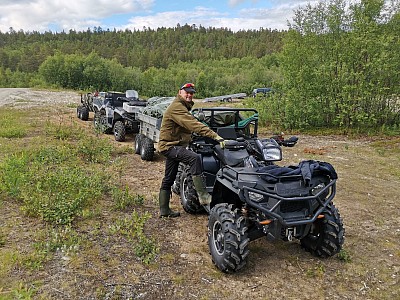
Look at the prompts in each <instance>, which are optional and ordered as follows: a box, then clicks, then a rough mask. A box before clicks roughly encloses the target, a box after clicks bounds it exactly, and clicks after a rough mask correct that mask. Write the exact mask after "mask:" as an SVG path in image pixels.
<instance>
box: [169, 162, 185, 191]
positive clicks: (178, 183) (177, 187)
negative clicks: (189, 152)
mask: <svg viewBox="0 0 400 300" xmlns="http://www.w3.org/2000/svg"><path fill="white" fill-rule="evenodd" d="M184 167H185V165H184V164H183V163H179V167H178V173H176V177H175V181H174V184H173V185H172V188H171V189H172V192H174V193H175V194H177V195H178V196H180V194H181V177H182V170H183V168H184Z"/></svg>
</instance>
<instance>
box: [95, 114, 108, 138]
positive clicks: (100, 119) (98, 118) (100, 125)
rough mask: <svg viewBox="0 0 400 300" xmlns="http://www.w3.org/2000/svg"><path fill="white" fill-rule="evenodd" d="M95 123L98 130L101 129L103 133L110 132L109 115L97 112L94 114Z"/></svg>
mask: <svg viewBox="0 0 400 300" xmlns="http://www.w3.org/2000/svg"><path fill="white" fill-rule="evenodd" d="M93 125H94V129H95V130H96V131H99V132H101V133H109V128H108V125H107V117H106V115H105V114H103V113H101V112H99V111H97V112H95V114H94V118H93Z"/></svg>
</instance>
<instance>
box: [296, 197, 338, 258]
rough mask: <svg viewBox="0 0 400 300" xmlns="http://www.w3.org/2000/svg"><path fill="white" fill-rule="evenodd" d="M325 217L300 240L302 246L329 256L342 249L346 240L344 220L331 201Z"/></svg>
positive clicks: (318, 254)
mask: <svg viewBox="0 0 400 300" xmlns="http://www.w3.org/2000/svg"><path fill="white" fill-rule="evenodd" d="M323 215H324V218H321V219H317V220H316V221H315V222H314V223H313V224H312V227H311V230H310V232H309V233H308V234H307V235H306V236H305V237H304V238H302V239H301V240H300V242H301V246H302V247H303V248H304V249H305V250H306V251H309V252H311V254H313V255H315V256H319V257H329V256H333V255H334V254H336V253H338V252H339V251H340V249H342V246H343V242H344V228H343V221H342V219H341V217H340V215H339V211H338V210H337V208H336V207H335V206H334V205H333V203H330V205H328V206H327V208H326V210H325V211H324V212H323Z"/></svg>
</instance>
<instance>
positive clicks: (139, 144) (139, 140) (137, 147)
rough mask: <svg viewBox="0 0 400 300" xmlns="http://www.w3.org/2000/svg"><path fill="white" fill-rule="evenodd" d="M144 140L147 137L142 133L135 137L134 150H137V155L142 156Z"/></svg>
mask: <svg viewBox="0 0 400 300" xmlns="http://www.w3.org/2000/svg"><path fill="white" fill-rule="evenodd" d="M143 138H145V136H144V134H141V133H140V134H137V135H136V136H135V144H134V145H133V148H134V149H135V154H140V151H141V148H142V139H143Z"/></svg>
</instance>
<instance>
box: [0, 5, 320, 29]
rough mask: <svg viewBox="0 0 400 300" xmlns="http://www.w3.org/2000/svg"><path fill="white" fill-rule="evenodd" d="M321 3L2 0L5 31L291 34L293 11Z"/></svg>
mask: <svg viewBox="0 0 400 300" xmlns="http://www.w3.org/2000/svg"><path fill="white" fill-rule="evenodd" d="M313 2H317V1H301V0H299V1H295V0H293V1H290V0H283V1H278V0H272V1H266V0H203V1H200V0H198V1H196V0H185V1H173V0H0V31H1V32H3V33H5V32H9V31H10V27H12V29H13V30H15V31H19V30H23V31H25V32H32V31H39V32H45V31H52V32H61V31H63V30H64V31H66V32H68V31H69V30H71V29H72V30H76V31H86V30H87V29H88V28H90V29H92V30H93V29H94V28H95V27H97V28H98V27H101V28H102V29H103V30H107V29H110V30H114V28H115V29H116V30H125V29H130V30H134V29H136V30H142V29H143V28H144V27H146V28H152V29H157V28H159V27H176V26H177V24H180V25H185V24H189V25H193V24H196V25H197V26H200V25H201V26H203V27H206V28H208V27H216V28H221V27H223V28H229V29H231V30H233V31H239V30H248V29H256V30H257V29H260V28H265V29H277V30H286V29H288V26H287V22H288V21H292V18H293V15H294V11H295V10H297V9H298V8H299V7H304V6H305V5H306V4H307V3H313Z"/></svg>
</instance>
